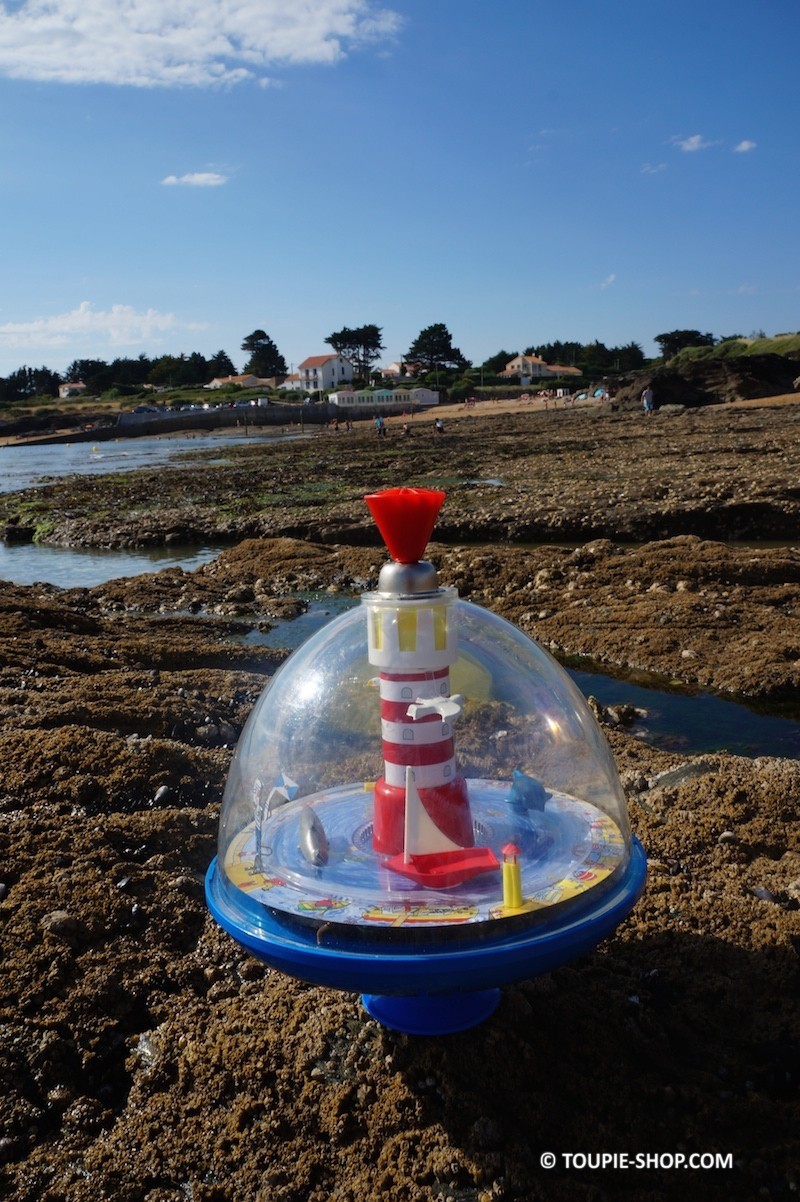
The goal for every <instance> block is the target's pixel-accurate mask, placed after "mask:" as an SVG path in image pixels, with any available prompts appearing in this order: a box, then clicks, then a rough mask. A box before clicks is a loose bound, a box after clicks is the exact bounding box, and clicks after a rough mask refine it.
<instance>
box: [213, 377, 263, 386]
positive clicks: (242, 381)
mask: <svg viewBox="0 0 800 1202" xmlns="http://www.w3.org/2000/svg"><path fill="white" fill-rule="evenodd" d="M266 383H267V381H266V380H261V379H259V377H258V376H252V375H249V374H248V375H243V376H215V377H214V379H213V380H212V381H211V383H210V384H204V385H203V387H204V388H225V387H226V386H227V385H228V384H236V385H238V387H239V388H261V387H262V386H263V385H265V384H266Z"/></svg>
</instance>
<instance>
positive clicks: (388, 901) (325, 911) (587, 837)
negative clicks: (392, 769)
mask: <svg viewBox="0 0 800 1202" xmlns="http://www.w3.org/2000/svg"><path fill="white" fill-rule="evenodd" d="M468 787H469V798H470V806H471V810H472V818H473V829H474V833H475V843H476V845H479V846H482V847H490V848H491V849H492V850H493V851H494V853H495V855H496V857H497V859H498V861H500V868H499V869H498V871H496V872H489V873H485V874H483V875H481V876H478V877H474V878H473V879H471V880H469V881H465V882H464V883H462V884H460V885H455V886H452V887H450V888H448V889H439V890H434V889H430V888H424V887H421V886H420V885H418V884H416V883H414V882H412V881H409V880H408V879H406V878H405V877H403V876H401V875H400V874H398V873H396V872H392V871H391V870H390V869H388V868H387V867H386V857H384V856H379V855H377V854H376V853H375V852H374V851H373V849H372V802H373V796H372V788H371V786H370V785H369V784H366V785H360V784H359V785H347V786H343V787H339V788H335V789H329V790H326V791H325V792H322V793H316V794H313V795H311V796H309V797H303V798H300V799H298V800H296V801H292V802H289V803H288V804H287V805H284V806H282V807H281V808H280V809H278V810H277V811H275V812H273V813H271V814H270V815H269V816H268V817H267V818H266V820H265V821H263V823H261V824H260V829H257V825H256V823H251V824H250V825H249V826H247V827H245V828H244V829H243V830H242V831H240V832H239V833H238V834H237V835H236V836H235V837H234V838H233V839H232V840H231V842H230V844H229V845H228V849H227V852H226V855H225V861H224V868H225V873H226V875H227V876H228V878H229V880H230V881H231V883H232V884H234V885H235V886H237V887H238V888H239V889H241V890H242V892H243V893H245V894H247V896H248V897H249V898H251V899H253V900H255V901H257V902H261V903H263V904H264V905H266V906H268V907H270V909H273V910H278V911H281V912H283V913H285V914H289V915H295V916H298V917H302V918H305V919H309V918H310V919H314V918H318V919H319V921H320V922H337V923H346V924H358V925H362V926H367V927H394V926H401V925H402V926H420V927H423V926H425V927H430V926H448V925H453V924H466V923H478V922H486V921H488V920H497V919H502V918H508V917H511V916H514V915H519V914H524V913H533V912H536V911H549V910H551V908H552V907H554V906H557V905H559V904H561V903H563V902H567V901H570V900H572V899H574V898H577V897H579V896H581V895H583V894H585V893H587V892H588V891H589V890H592V889H594V888H596V887H597V886H598V885H600V884H601V883H602V882H604V881H607V880H608V878H609V877H610V876H611V875H612V874H613V873H614V872H615V871H616V870H617V869H618V868H619V867H620V865H621V864H622V863H623V861H624V859H625V843H624V839H623V836H622V833H621V832H620V830H619V828H618V827H617V825H616V823H615V822H614V821H613V820H612V819H611V818H609V817H608V816H607V815H606V814H604V813H603V812H602V811H601V810H599V809H598V808H597V807H596V806H593V805H591V804H590V803H589V802H586V801H581V800H579V799H577V798H575V797H569V796H567V795H566V794H558V793H552V794H550V795H549V797H548V800H547V802H546V804H545V807H544V810H543V811H531V810H525V811H521V810H520V809H519V808H517V807H514V806H512V805H511V804H510V803H509V800H508V797H509V782H508V781H494V780H475V779H473V780H469V781H468ZM309 808H310V809H311V811H312V813H313V817H314V819H316V820H317V821H316V822H314V823H313V825H314V827H315V829H317V831H318V830H319V827H321V828H322V831H323V832H324V838H323V839H321V840H320V844H319V849H318V850H319V854H318V855H317V856H316V858H317V859H318V860H319V859H323V860H324V862H322V863H318V864H313V863H311V862H310V860H309V859H308V854H307V853H308V840H307V838H304V837H303V832H304V830H305V831H307V829H308V826H309V816H308V814H306V817H305V818H304V819H302V828H301V818H302V815H303V813H304V811H308V809H309ZM318 824H319V825H318ZM301 841H302V842H303V844H304V845H305V847H306V854H304V853H303V851H302V850H301ZM509 844H512V845H513V850H514V854H513V856H512V861H515V863H514V864H513V867H512V864H510V863H509V862H506V863H505V864H504V863H503V859H504V854H503V852H504V849H505V851H506V857H505V858H506V860H507V861H508V859H509V846H508V845H509ZM517 869H518V875H517ZM510 872H513V873H514V874H515V875H516V887H515V888H512V889H511V890H509V888H508V876H509V873H510ZM504 876H505V878H506V890H505V892H504ZM510 899H511V904H509V900H510Z"/></svg>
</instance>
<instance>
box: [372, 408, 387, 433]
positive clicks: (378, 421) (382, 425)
mask: <svg viewBox="0 0 800 1202" xmlns="http://www.w3.org/2000/svg"><path fill="white" fill-rule="evenodd" d="M375 431H376V433H377V435H378V437H379V438H380V436H381V435H382V434H385V433H386V422H385V421H384V420H383V418H382V417H381V415H380V413H379V414H378V416H377V417H376V418H375Z"/></svg>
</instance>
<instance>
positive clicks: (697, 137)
mask: <svg viewBox="0 0 800 1202" xmlns="http://www.w3.org/2000/svg"><path fill="white" fill-rule="evenodd" d="M670 142H671V143H672V145H673V146H677V147H678V149H679V150H684V151H686V152H687V153H688V154H693V153H694V152H695V151H697V150H707V149H708V147H709V146H713V145H714V143H713V142H707V141H706V139H705V138H704V137H703V135H702V134H692V135H691V137H689V138H681V137H674V138H670Z"/></svg>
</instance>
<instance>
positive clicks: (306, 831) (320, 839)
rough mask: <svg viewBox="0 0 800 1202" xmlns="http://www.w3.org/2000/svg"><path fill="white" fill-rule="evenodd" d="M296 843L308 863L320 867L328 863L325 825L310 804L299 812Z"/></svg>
mask: <svg viewBox="0 0 800 1202" xmlns="http://www.w3.org/2000/svg"><path fill="white" fill-rule="evenodd" d="M298 845H299V847H300V851H301V852H302V853H303V855H304V856H305V858H306V859H307V860H308V862H309V864H313V865H314V866H315V867H316V868H321V867H322V865H323V864H327V863H328V852H329V850H330V849H329V845H328V836H327V835H326V834H325V827H324V826H323V825H322V823H321V822H320V820H319V818H318V817H317V815H316V814H315V813H314V811H313V810H312V809H311V807H310V806H305V807H304V809H303V810H302V812H301V814H300V831H299V839H298Z"/></svg>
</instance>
